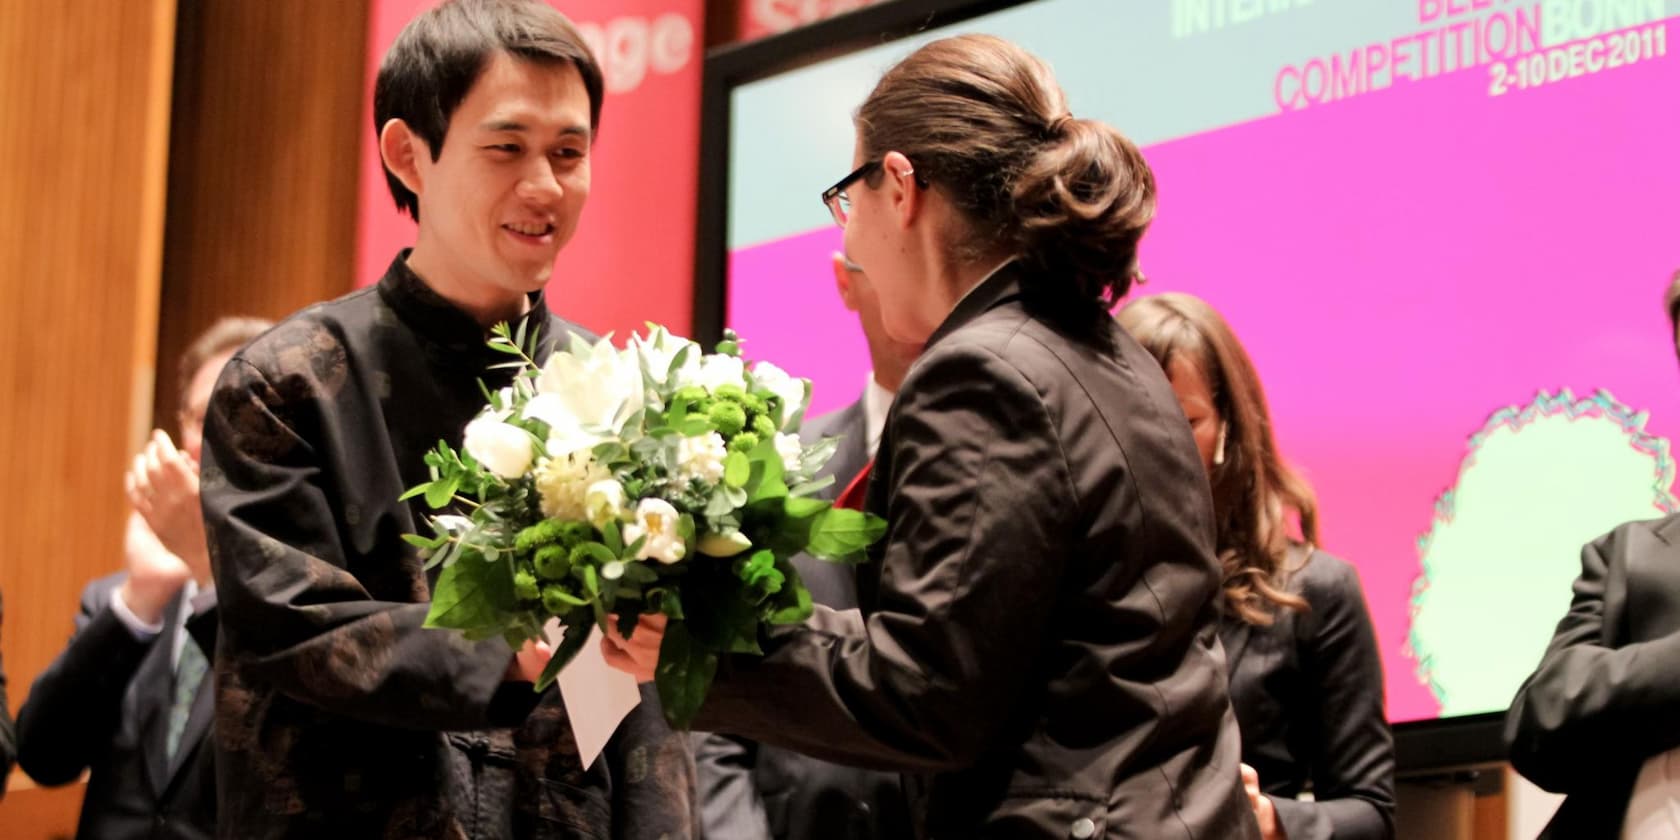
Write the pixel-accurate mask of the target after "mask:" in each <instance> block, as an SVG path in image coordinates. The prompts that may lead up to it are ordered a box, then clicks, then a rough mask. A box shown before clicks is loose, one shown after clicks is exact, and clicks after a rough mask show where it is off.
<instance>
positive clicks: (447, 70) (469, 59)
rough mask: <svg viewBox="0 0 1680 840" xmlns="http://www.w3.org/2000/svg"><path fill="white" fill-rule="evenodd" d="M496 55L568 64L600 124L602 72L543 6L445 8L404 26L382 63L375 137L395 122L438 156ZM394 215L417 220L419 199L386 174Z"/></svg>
mask: <svg viewBox="0 0 1680 840" xmlns="http://www.w3.org/2000/svg"><path fill="white" fill-rule="evenodd" d="M496 52H505V53H507V54H509V55H512V56H514V57H517V58H522V59H525V60H526V61H534V62H537V63H540V64H559V63H563V62H564V63H570V64H572V65H573V66H575V67H576V68H577V70H578V75H580V76H582V77H583V86H584V88H585V89H586V90H587V91H588V92H589V128H590V131H591V133H593V132H594V131H596V130H597V129H598V127H599V125H600V122H601V92H602V84H601V66H600V65H599V64H597V63H596V62H595V57H594V55H592V54H591V53H590V52H589V47H588V46H587V45H586V44H584V42H583V36H582V35H581V34H579V33H578V30H577V27H575V26H573V25H572V22H571V21H569V20H567V19H566V16H565V15H562V14H560V12H559V11H557V10H556V9H554V7H552V6H549V5H548V4H546V3H543V2H541V0H446V2H444V3H441V4H439V5H438V6H436V7H435V8H433V9H431V10H429V11H427V12H425V13H423V14H421V15H420V16H419V17H417V18H415V19H414V20H412V21H409V23H408V25H407V26H405V27H403V31H402V33H401V34H399V35H398V36H397V40H396V43H394V44H392V45H391V49H390V50H389V51H387V52H386V53H385V58H384V60H383V61H381V62H380V63H379V78H378V80H377V81H375V82H374V86H373V130H374V132H375V134H376V136H377V133H378V132H379V130H380V129H382V128H384V127H385V123H387V122H389V121H391V120H393V119H399V120H402V121H403V122H404V123H406V124H407V125H408V127H409V129H410V130H411V131H413V132H414V133H415V134H416V135H418V136H419V137H420V139H422V140H424V141H426V145H427V146H428V147H430V148H431V152H432V160H437V158H438V155H439V154H441V153H442V152H443V138H444V135H446V134H448V133H449V118H450V117H451V116H453V115H454V113H455V109H456V108H458V107H460V105H461V100H463V99H465V98H466V96H467V91H469V90H471V89H472V86H473V83H474V82H477V81H478V77H479V75H480V74H481V73H483V72H484V67H485V65H486V64H487V63H489V61H490V58H491V57H492V56H493V55H494V54H495V53H496ZM385 183H386V184H387V185H389V186H390V188H391V197H392V198H393V199H395V200H396V202H397V209H398V210H401V211H403V212H405V213H407V214H408V215H410V216H412V217H414V219H415V221H419V219H420V203H419V199H418V197H416V196H415V195H414V193H413V192H411V191H409V189H408V187H405V186H403V183H402V181H400V180H398V179H397V176H395V175H393V174H392V173H391V169H390V167H388V166H387V167H385Z"/></svg>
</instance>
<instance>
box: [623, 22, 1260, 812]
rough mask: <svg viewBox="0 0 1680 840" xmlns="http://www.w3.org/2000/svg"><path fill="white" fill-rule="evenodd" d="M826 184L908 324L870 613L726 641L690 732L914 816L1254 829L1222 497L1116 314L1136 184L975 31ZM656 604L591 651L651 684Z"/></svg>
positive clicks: (929, 57)
mask: <svg viewBox="0 0 1680 840" xmlns="http://www.w3.org/2000/svg"><path fill="white" fill-rule="evenodd" d="M856 126H857V145H856V152H855V159H854V161H853V164H854V166H855V167H856V169H855V170H854V171H853V172H852V173H851V174H850V175H848V176H846V177H845V178H843V179H841V181H840V182H839V183H837V184H835V185H834V186H833V187H832V188H830V189H829V190H827V191H826V192H824V193H823V200H824V201H825V202H826V203H827V204H828V206H829V208H830V210H831V211H832V212H833V213H834V216H835V220H836V221H837V222H838V223H839V224H841V225H842V226H844V228H845V244H846V253H847V254H848V255H850V257H851V258H852V259H853V260H854V261H855V262H856V263H857V264H858V265H859V266H861V267H862V268H863V270H864V271H865V272H867V273H868V275H869V276H870V278H871V280H872V281H873V284H874V286H875V288H876V291H877V294H878V295H879V298H880V303H881V316H882V322H883V326H884V327H885V329H886V332H887V333H888V334H889V335H890V336H892V338H894V339H895V340H897V341H901V342H906V343H910V344H922V345H925V349H924V352H923V355H922V356H921V358H920V360H919V361H918V362H917V363H916V364H915V366H914V367H913V368H912V369H911V371H910V373H909V374H908V376H907V377H906V379H905V381H904V383H903V386H902V388H901V390H900V391H899V393H898V396H897V399H896V401H895V403H894V404H893V407H892V409H891V410H890V411H889V413H888V417H887V423H886V429H885V431H884V433H883V435H882V438H881V444H880V448H879V450H878V452H877V454H876V458H875V462H874V466H873V473H872V476H873V477H872V479H871V480H870V481H869V484H868V490H867V493H866V494H865V500H864V503H865V505H866V507H867V509H868V510H869V511H871V512H873V513H876V514H878V515H880V516H882V517H883V518H885V519H886V521H887V523H888V526H887V533H886V536H885V537H884V538H883V539H882V540H881V542H879V543H878V544H877V545H876V546H875V547H874V549H872V551H871V556H870V560H871V561H872V562H871V563H870V564H869V565H867V566H864V567H862V568H861V569H860V570H859V574H858V584H859V590H860V591H859V599H860V604H861V605H862V609H861V610H849V611H843V612H836V611H831V610H826V609H821V608H819V609H818V610H817V612H816V614H815V615H814V616H813V617H812V618H811V619H810V620H809V621H807V622H806V623H805V624H804V625H800V626H796V627H790V628H785V629H783V630H779V631H778V632H776V633H775V634H772V635H771V636H770V637H769V638H766V639H765V640H764V645H763V647H764V650H765V653H766V655H765V656H764V657H762V658H757V657H741V658H738V659H729V660H725V661H723V662H721V663H720V664H719V669H718V677H717V681H716V683H715V685H714V687H713V688H712V691H711V695H710V698H709V700H708V701H707V703H706V705H705V706H704V707H703V708H702V710H701V713H700V717H699V719H698V720H697V721H696V723H695V725H696V726H697V727H698V728H702V729H708V730H717V731H725V732H732V733H735V734H739V735H743V736H747V737H750V738H754V739H757V740H759V741H763V742H767V743H771V744H776V745H779V746H785V747H789V748H792V749H795V750H798V751H801V752H804V753H807V754H810V755H813V756H817V757H819V758H824V759H828V760H831V761H837V762H842V763H851V764H855V765H861V766H870V767H876V768H881V769H891V770H899V771H903V772H906V773H909V774H912V777H911V778H910V780H909V781H908V782H907V792H908V793H909V795H910V796H911V799H912V812H913V813H914V814H915V815H916V819H917V822H918V833H919V834H920V836H923V837H935V838H943V837H952V838H976V837H1010V838H1017V837H1045V838H1050V837H1056V838H1062V837H1073V838H1081V839H1083V838H1092V837H1125V838H1134V837H1135V838H1150V840H1156V838H1221V840H1224V839H1225V838H1250V837H1258V828H1257V826H1256V825H1255V822H1254V817H1253V816H1252V814H1251V813H1250V812H1249V808H1248V803H1247V800H1246V799H1245V797H1244V794H1243V790H1242V786H1241V778H1240V772H1239V752H1240V749H1239V744H1238V736H1237V729H1236V721H1235V719H1234V718H1233V716H1232V713H1231V708H1230V702H1229V700H1228V699H1227V695H1226V680H1225V670H1224V658H1223V656H1222V654H1221V653H1220V648H1219V642H1218V635H1217V618H1218V610H1217V606H1216V603H1215V598H1216V597H1217V595H1218V593H1219V582H1220V580H1219V570H1218V566H1217V564H1216V562H1215V560H1214V554H1213V534H1214V529H1213V510H1212V504H1211V501H1210V499H1209V495H1208V487H1207V479H1206V477H1205V476H1204V474H1203V472H1202V468H1201V462H1200V461H1199V460H1198V458H1197V455H1196V446H1195V443H1194V441H1193V440H1192V439H1191V436H1190V430H1189V428H1188V426H1187V425H1186V424H1185V421H1184V416H1183V414H1182V412H1180V411H1179V409H1178V405H1177V403H1176V402H1175V400H1174V397H1173V392H1172V389H1171V387H1170V386H1169V385H1168V383H1167V381H1166V378H1165V377H1164V376H1163V375H1162V373H1161V370H1160V367H1159V366H1158V365H1156V364H1155V362H1154V360H1153V359H1151V358H1150V357H1149V355H1148V354H1147V353H1145V352H1144V351H1143V350H1142V349H1141V348H1140V347H1138V346H1137V344H1136V343H1134V342H1132V341H1131V340H1130V339H1129V338H1127V337H1126V336H1125V335H1124V333H1123V332H1121V330H1120V329H1119V328H1118V326H1116V325H1115V323H1114V321H1113V319H1112V318H1110V317H1108V310H1109V308H1110V306H1111V305H1112V304H1113V303H1114V302H1115V301H1116V300H1117V299H1118V298H1119V297H1120V296H1121V295H1123V294H1124V293H1125V291H1126V290H1127V288H1128V287H1129V286H1130V284H1131V282H1132V279H1133V277H1134V276H1135V274H1136V262H1137V259H1136V258H1137V245H1138V240H1139V238H1140V237H1141V236H1142V235H1143V231H1144V228H1145V227H1146V226H1147V225H1148V224H1149V222H1150V219H1151V218H1152V216H1153V214H1154V207H1155V185H1154V179H1153V176H1152V175H1151V173H1150V171H1149V167H1148V166H1147V164H1145V163H1144V161H1143V158H1142V157H1141V156H1140V155H1139V153H1138V151H1137V149H1136V147H1134V146H1133V145H1132V144H1131V142H1129V141H1128V140H1126V138H1124V137H1122V136H1121V135H1120V133H1119V132H1117V131H1115V130H1114V129H1113V128H1110V127H1109V126H1107V125H1104V124H1102V123H1099V122H1096V121H1093V120H1084V119H1076V118H1074V117H1073V116H1072V115H1071V114H1069V113H1068V112H1067V106H1066V104H1065V99H1064V97H1063V94H1062V91H1061V89H1060V87H1059V86H1058V85H1057V83H1056V81H1055V78H1054V77H1053V76H1052V74H1051V73H1050V70H1049V68H1048V67H1046V66H1045V65H1044V64H1043V63H1042V62H1040V61H1039V60H1038V59H1036V58H1034V57H1033V56H1031V55H1029V54H1028V53H1026V52H1025V51H1023V50H1021V49H1020V48H1019V47H1016V46H1015V45H1013V44H1010V43H1008V42H1006V41H1002V40H999V39H997V38H992V37H986V36H963V37H958V38H950V39H945V40H941V41H935V42H933V43H931V44H929V45H927V46H925V47H922V48H921V49H919V50H917V51H916V52H915V53H913V54H912V55H911V56H909V57H908V58H906V59H905V60H904V61H902V62H900V63H899V64H898V65H897V66H895V67H894V68H893V69H891V70H889V71H888V72H887V74H886V75H885V76H884V77H883V78H882V79H881V81H880V82H879V83H878V84H877V85H876V87H875V89H874V91H873V92H872V93H871V94H870V95H869V98H868V99H867V100H866V101H865V102H864V104H863V106H862V107H861V108H860V109H859V111H858V113H857V116H856ZM658 630H659V627H658V625H657V624H656V623H652V622H650V623H649V624H647V625H646V626H644V627H643V629H642V630H641V631H638V632H637V633H635V634H634V635H633V637H632V638H631V639H630V640H628V641H626V640H623V639H617V638H615V639H613V640H611V641H610V642H609V645H608V657H609V660H610V661H612V662H614V664H616V665H618V666H619V667H621V668H623V669H625V670H627V671H630V672H631V673H634V674H636V675H637V676H638V677H640V678H641V679H644V680H645V679H651V678H652V674H653V663H654V662H655V661H656V659H657V650H658V644H659V641H660V634H659V632H658Z"/></svg>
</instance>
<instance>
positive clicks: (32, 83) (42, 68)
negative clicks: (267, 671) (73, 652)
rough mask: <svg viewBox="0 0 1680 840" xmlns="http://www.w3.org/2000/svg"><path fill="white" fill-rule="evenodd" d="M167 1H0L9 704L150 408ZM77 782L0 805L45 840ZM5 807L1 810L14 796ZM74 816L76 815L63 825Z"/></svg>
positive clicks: (82, 567)
mask: <svg viewBox="0 0 1680 840" xmlns="http://www.w3.org/2000/svg"><path fill="white" fill-rule="evenodd" d="M174 33H175V0H124V2H121V3H111V2H107V0H55V2H51V3H42V2H38V1H37V0H0V113H3V118H0V300H3V301H4V306H0V395H4V396H3V398H0V510H3V511H5V522H6V526H5V547H4V549H3V550H0V590H4V593H5V608H6V614H5V625H4V633H3V636H0V645H3V647H4V655H5V665H6V670H7V675H8V677H10V680H9V689H10V690H9V694H10V700H11V704H12V707H13V709H14V711H15V709H16V707H17V705H18V704H19V703H20V702H21V701H22V700H23V696H24V693H25V691H26V690H27V688H28V686H29V684H30V682H31V681H32V680H33V679H34V676H35V674H36V673H37V672H38V671H39V670H40V669H41V668H42V667H43V666H45V665H46V664H47V663H48V662H49V661H50V660H51V658H52V657H53V656H54V655H56V654H57V652H58V651H59V649H60V648H62V647H63V645H64V641H65V639H66V637H67V636H68V635H69V632H70V627H71V619H72V617H73V616H74V614H75V610H76V602H77V594H78V593H79V591H80V590H81V587H82V585H83V584H84V583H86V582H87V580H88V579H89V578H92V577H94V576H96V575H100V574H104V573H107V572H110V571H112V570H114V569H116V568H118V567H119V566H120V563H121V558H120V554H119V550H120V544H121V538H120V534H121V526H122V516H123V513H124V503H123V498H122V481H121V479H122V472H123V465H124V464H125V463H126V462H127V460H128V458H129V455H130V453H131V452H132V451H133V448H134V445H135V442H136V441H137V440H138V439H139V435H140V433H141V432H142V430H143V428H144V420H145V419H146V418H147V417H148V416H149V415H150V411H151V406H150V402H151V400H150V393H151V382H152V359H153V358H154V344H155V341H156V335H157V330H156V326H157V299H158V286H159V267H160V253H161V251H162V243H163V224H164V221H163V219H164V188H165V175H166V170H165V166H166V162H167V159H168V155H167V143H168V129H169V100H170V78H171V68H172V56H173V39H174ZM78 795H79V792H78V791H77V790H76V789H75V788H67V789H65V790H63V791H58V792H49V791H39V792H37V791H27V790H25V791H20V792H19V796H18V797H17V799H15V800H11V801H8V802H5V803H0V835H4V836H6V837H8V838H17V839H18V840H27V839H28V838H33V837H47V836H54V835H55V834H57V833H60V832H62V831H64V830H65V828H66V826H65V825H64V824H63V822H64V817H65V815H66V814H71V815H72V816H73V810H74V800H75V797H77V796H78ZM14 803H15V804H14ZM70 827H73V822H72V823H71V826H70Z"/></svg>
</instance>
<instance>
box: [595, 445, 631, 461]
mask: <svg viewBox="0 0 1680 840" xmlns="http://www.w3.org/2000/svg"><path fill="white" fill-rule="evenodd" d="M590 451H591V452H592V453H593V454H594V456H595V460H597V461H599V462H601V463H603V464H616V463H618V462H619V461H623V460H627V459H628V458H629V457H630V450H628V449H625V448H624V444H622V443H619V442H618V441H616V440H609V441H607V442H606V443H598V444H595V448H594V449H593V450H590Z"/></svg>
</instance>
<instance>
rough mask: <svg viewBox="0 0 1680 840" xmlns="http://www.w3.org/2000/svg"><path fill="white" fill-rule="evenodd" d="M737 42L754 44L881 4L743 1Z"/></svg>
mask: <svg viewBox="0 0 1680 840" xmlns="http://www.w3.org/2000/svg"><path fill="white" fill-rule="evenodd" d="M740 2H741V11H740V18H739V21H740V22H739V29H738V31H737V35H736V40H740V41H751V40H753V39H755V38H763V37H765V36H767V35H776V34H779V33H782V32H786V31H788V30H789V29H796V28H798V27H801V26H805V25H806V24H810V23H816V22H817V21H819V20H826V19H828V18H831V17H834V16H835V15H841V14H845V13H846V12H850V11H853V10H855V9H861V8H863V7H865V6H873V5H875V4H876V3H879V2H881V0H740Z"/></svg>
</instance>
